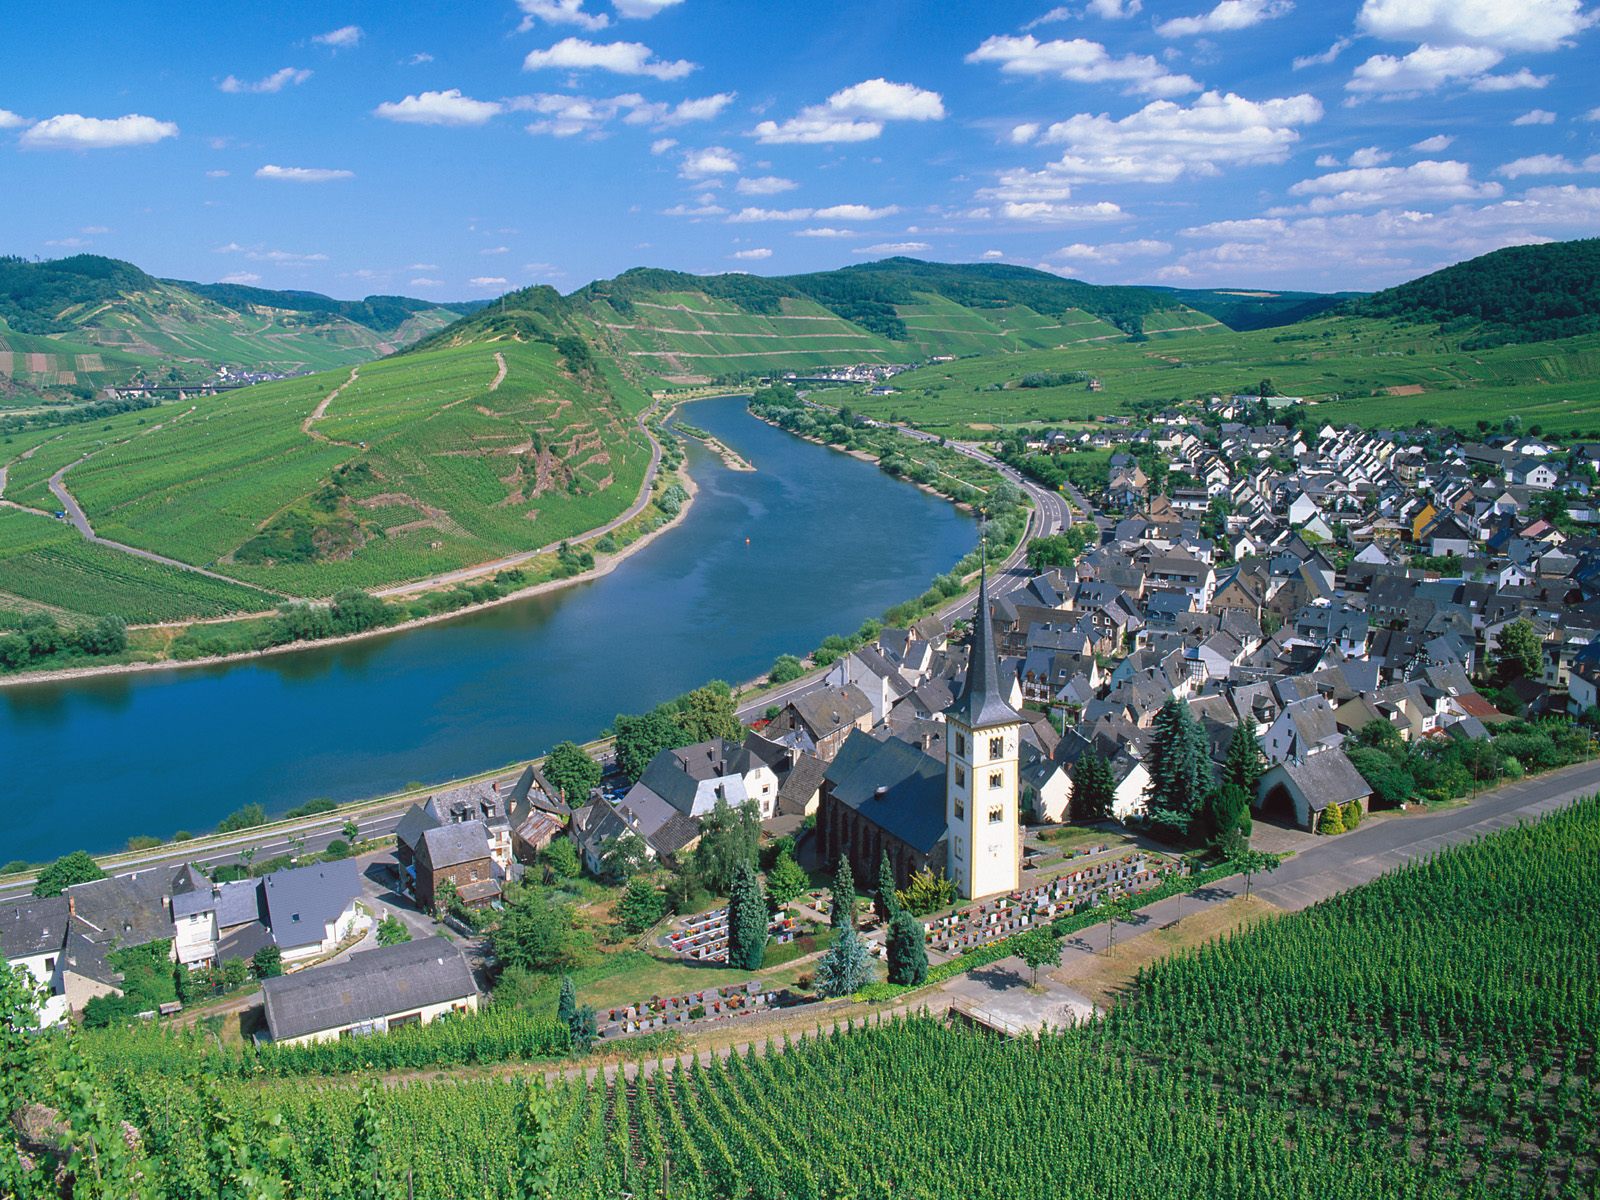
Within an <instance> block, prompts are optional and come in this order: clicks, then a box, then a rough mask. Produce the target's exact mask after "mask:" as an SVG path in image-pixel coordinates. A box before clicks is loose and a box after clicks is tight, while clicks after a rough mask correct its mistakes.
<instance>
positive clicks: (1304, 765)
mask: <svg viewBox="0 0 1600 1200" xmlns="http://www.w3.org/2000/svg"><path fill="white" fill-rule="evenodd" d="M1371 797H1372V788H1371V787H1369V786H1368V785H1367V781H1366V780H1365V779H1363V778H1362V777H1361V772H1360V771H1358V770H1356V768H1355V764H1353V763H1352V762H1351V761H1350V759H1349V757H1348V756H1347V755H1346V754H1345V752H1344V751H1343V750H1341V749H1339V748H1338V747H1331V748H1328V749H1324V750H1319V751H1317V752H1316V753H1314V754H1308V755H1306V756H1305V757H1304V758H1298V759H1295V758H1291V759H1288V760H1286V761H1284V762H1281V763H1278V764H1276V765H1275V766H1272V767H1270V768H1268V769H1267V771H1266V772H1265V773H1264V774H1263V775H1262V776H1261V783H1260V786H1259V788H1258V790H1257V792H1256V804H1255V807H1256V810H1257V811H1258V812H1259V813H1261V814H1262V815H1263V816H1269V817H1270V816H1273V815H1278V816H1281V817H1283V818H1286V819H1292V820H1293V821H1294V823H1295V824H1296V825H1298V826H1299V827H1300V828H1301V829H1308V830H1315V829H1316V828H1317V827H1318V826H1319V825H1320V824H1321V822H1322V816H1323V814H1324V813H1325V812H1326V811H1327V810H1328V806H1329V805H1333V804H1337V805H1339V806H1340V807H1341V808H1342V807H1343V806H1344V805H1346V804H1350V803H1352V802H1359V803H1360V805H1361V811H1362V812H1363V813H1364V812H1366V811H1367V806H1368V804H1369V802H1370V800H1371Z"/></svg>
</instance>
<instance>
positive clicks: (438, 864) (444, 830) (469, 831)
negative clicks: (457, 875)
mask: <svg viewBox="0 0 1600 1200" xmlns="http://www.w3.org/2000/svg"><path fill="white" fill-rule="evenodd" d="M488 857H489V827H488V826H487V825H485V824H484V823H483V822H482V821H457V822H453V823H451V824H449V825H440V826H437V827H436V828H434V829H430V830H428V831H427V832H426V833H424V834H423V835H422V841H421V842H420V843H419V844H418V846H417V858H418V860H419V861H420V860H422V859H424V858H425V859H427V861H428V863H429V865H430V866H432V867H433V869H434V870H435V871H439V870H443V869H444V868H445V867H457V866H460V865H461V864H462V863H469V862H477V861H478V860H479V859H484V858H488Z"/></svg>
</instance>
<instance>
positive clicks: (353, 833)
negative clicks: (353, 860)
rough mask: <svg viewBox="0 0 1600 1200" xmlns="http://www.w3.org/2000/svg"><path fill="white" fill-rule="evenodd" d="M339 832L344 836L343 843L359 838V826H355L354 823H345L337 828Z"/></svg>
mask: <svg viewBox="0 0 1600 1200" xmlns="http://www.w3.org/2000/svg"><path fill="white" fill-rule="evenodd" d="M339 832H340V833H342V834H344V840H345V841H347V842H353V841H355V840H356V839H357V838H359V837H360V836H361V826H359V825H357V824H356V823H355V822H354V821H346V822H345V823H344V824H343V825H342V826H340V827H339Z"/></svg>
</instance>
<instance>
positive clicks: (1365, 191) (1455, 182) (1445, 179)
mask: <svg viewBox="0 0 1600 1200" xmlns="http://www.w3.org/2000/svg"><path fill="white" fill-rule="evenodd" d="M1502 190H1503V189H1502V188H1501V187H1500V185H1499V184H1498V183H1478V182H1476V181H1475V180H1474V179H1473V178H1472V168H1471V167H1469V166H1468V165H1467V164H1466V163H1464V162H1456V161H1454V160H1446V161H1444V162H1436V161H1434V160H1432V159H1424V160H1423V161H1421V162H1415V163H1412V164H1411V165H1410V166H1405V167H1357V168H1354V169H1352V170H1349V171H1335V172H1334V173H1333V174H1331V175H1319V176H1317V177H1316V178H1315V179H1302V180H1301V181H1300V182H1299V183H1297V184H1295V185H1294V186H1293V187H1291V188H1290V189H1289V192H1290V194H1291V195H1295V196H1311V197H1314V199H1313V200H1312V201H1311V208H1312V210H1313V211H1317V212H1327V211H1333V210H1336V209H1347V208H1369V207H1374V206H1377V205H1380V204H1414V203H1418V202H1421V201H1429V200H1477V199H1485V198H1491V197H1494V196H1498V195H1500V193H1501V191H1502Z"/></svg>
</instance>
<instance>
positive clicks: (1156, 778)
mask: <svg viewBox="0 0 1600 1200" xmlns="http://www.w3.org/2000/svg"><path fill="white" fill-rule="evenodd" d="M1151 732H1152V737H1151V739H1150V753H1149V756H1148V758H1146V760H1145V767H1146V769H1147V770H1148V771H1149V772H1150V782H1149V783H1148V784H1147V785H1146V786H1145V800H1146V802H1147V803H1148V804H1149V808H1150V823H1151V824H1152V825H1154V826H1155V827H1157V828H1158V829H1162V830H1165V831H1166V832H1168V833H1170V834H1172V835H1174V836H1176V837H1187V836H1188V834H1189V831H1190V826H1191V825H1192V824H1193V823H1194V821H1195V819H1196V818H1197V817H1200V816H1202V815H1204V814H1205V813H1206V812H1207V810H1208V808H1209V805H1210V800H1211V793H1212V790H1213V787H1214V786H1215V785H1214V782H1213V779H1212V773H1211V756H1210V752H1209V749H1208V747H1207V744H1206V735H1205V731H1204V730H1203V729H1202V728H1201V727H1200V722H1199V721H1197V720H1195V718H1194V715H1193V714H1192V713H1190V711H1189V706H1188V705H1187V704H1186V703H1184V702H1183V701H1182V700H1179V699H1178V698H1177V697H1176V696H1168V697H1167V700H1166V703H1164V704H1163V705H1162V706H1161V711H1160V712H1158V713H1157V714H1156V719H1155V722H1154V723H1153V725H1152V727H1151Z"/></svg>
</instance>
